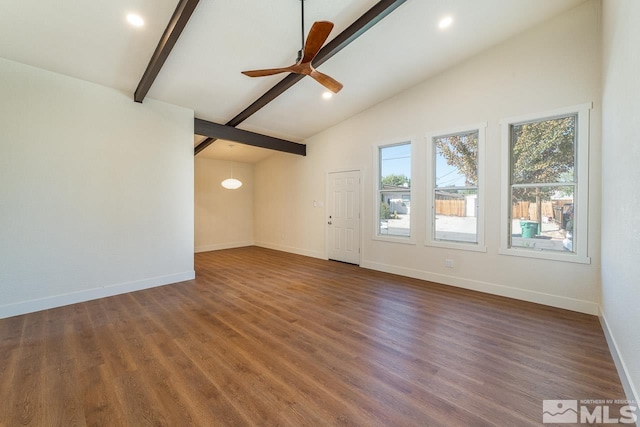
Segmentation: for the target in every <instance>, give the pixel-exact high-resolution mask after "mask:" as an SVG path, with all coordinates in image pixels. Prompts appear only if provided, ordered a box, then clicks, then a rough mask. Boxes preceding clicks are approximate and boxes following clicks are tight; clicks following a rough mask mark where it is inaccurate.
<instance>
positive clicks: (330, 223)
mask: <svg viewBox="0 0 640 427" xmlns="http://www.w3.org/2000/svg"><path fill="white" fill-rule="evenodd" d="M327 190H328V197H327V200H328V203H327V227H328V230H329V231H328V242H327V243H328V256H329V259H333V260H336V261H343V262H348V263H351V264H358V265H359V264H360V171H349V172H334V173H329V174H327Z"/></svg>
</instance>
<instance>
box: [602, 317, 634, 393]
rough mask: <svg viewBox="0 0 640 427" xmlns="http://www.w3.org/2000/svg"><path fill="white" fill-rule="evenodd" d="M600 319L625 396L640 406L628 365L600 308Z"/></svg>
mask: <svg viewBox="0 0 640 427" xmlns="http://www.w3.org/2000/svg"><path fill="white" fill-rule="evenodd" d="M598 318H599V319H600V325H602V330H603V331H604V337H605V338H606V340H607V344H608V345H609V351H610V352H611V357H612V358H613V362H614V363H615V365H616V369H617V370H618V376H619V377H620V382H621V383H622V387H623V388H624V394H625V395H626V396H627V400H633V401H635V402H636V403H638V404H640V394H638V390H637V389H636V388H635V386H634V384H633V381H631V377H630V376H629V371H628V369H627V365H626V364H625V363H624V359H623V358H622V356H621V355H620V351H619V349H618V345H617V344H616V339H615V338H614V337H613V333H612V332H611V328H609V323H607V318H606V316H605V314H604V312H603V311H602V307H600V310H599V313H598Z"/></svg>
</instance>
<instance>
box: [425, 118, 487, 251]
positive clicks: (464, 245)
mask: <svg viewBox="0 0 640 427" xmlns="http://www.w3.org/2000/svg"><path fill="white" fill-rule="evenodd" d="M486 129H487V122H482V123H476V124H472V125H467V126H458V127H454V128H449V129H444V130H438V131H430V132H428V133H427V134H426V140H427V150H426V151H427V160H426V162H427V163H426V165H427V170H429V172H428V173H427V177H426V178H427V179H426V183H427V192H428V194H427V202H428V207H427V209H426V223H427V230H426V238H425V242H424V245H425V246H432V247H439V248H447V249H459V250H465V251H474V252H486V251H487V248H486V245H485V233H484V229H485V216H484V215H485V203H484V200H485V197H484V194H485V179H484V169H485V168H484V158H485V139H486ZM474 131H477V132H478V159H477V164H478V185H477V191H478V198H477V208H478V216H477V225H476V233H477V234H476V237H477V242H456V241H447V240H437V239H436V238H435V231H436V230H435V218H436V215H435V188H436V187H435V183H436V176H435V174H436V166H435V161H436V154H435V153H436V152H435V150H436V145H435V143H434V139H435V138H441V137H446V136H453V135H457V134H461V133H469V132H474Z"/></svg>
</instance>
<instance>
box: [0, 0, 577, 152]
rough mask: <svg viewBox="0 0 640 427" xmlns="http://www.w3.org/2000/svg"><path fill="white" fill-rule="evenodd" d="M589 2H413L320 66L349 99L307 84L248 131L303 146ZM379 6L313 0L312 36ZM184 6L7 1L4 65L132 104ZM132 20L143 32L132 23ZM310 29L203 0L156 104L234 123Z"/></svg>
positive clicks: (217, 146)
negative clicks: (444, 24)
mask: <svg viewBox="0 0 640 427" xmlns="http://www.w3.org/2000/svg"><path fill="white" fill-rule="evenodd" d="M583 1H584V0H517V1H504V0H407V1H406V2H405V3H404V4H402V5H401V6H399V7H398V8H397V9H396V10H395V11H393V12H392V13H391V14H389V15H388V16H387V17H385V18H384V19H382V20H381V21H380V22H379V23H377V24H376V25H375V26H373V27H372V28H371V29H369V30H368V31H367V32H366V33H364V34H363V35H362V36H360V37H359V38H358V39H356V40H355V41H353V42H352V43H351V44H349V45H348V46H347V47H345V48H344V49H343V50H342V51H340V52H339V53H337V54H336V55H335V56H334V57H332V58H331V59H330V60H328V61H327V62H326V63H324V64H323V65H321V66H320V67H319V68H318V69H319V71H322V72H324V73H327V74H329V75H331V76H332V77H334V78H335V79H337V80H339V81H340V82H341V83H343V84H344V89H343V90H342V91H341V92H340V93H339V94H337V95H335V96H334V97H333V98H331V99H329V100H325V99H323V98H322V96H321V95H322V93H323V92H324V91H325V90H324V88H323V87H322V86H320V85H319V84H318V83H316V82H315V81H314V80H312V79H310V78H308V77H305V78H304V79H302V80H301V81H300V82H298V83H297V84H295V85H294V86H293V87H291V88H290V89H288V90H287V91H285V92H284V93H283V94H282V95H280V96H278V97H277V98H276V99H275V100H273V101H272V102H270V103H269V104H268V105H267V106H265V107H264V108H262V109H260V110H259V111H258V112H256V113H255V114H253V115H252V116H251V117H249V118H248V119H247V120H246V121H244V122H243V123H242V124H240V125H239V126H238V128H239V129H245V130H250V131H254V132H259V133H262V134H265V135H269V136H272V137H276V138H283V139H287V140H291V141H295V142H302V141H304V140H305V139H306V138H308V137H310V136H312V135H314V134H316V133H318V132H320V131H322V130H324V129H326V128H328V127H331V126H333V125H335V124H337V123H339V122H341V121H343V120H345V119H347V118H349V117H351V116H353V115H355V114H357V113H358V112H360V111H363V110H364V109H366V108H368V107H371V106H372V105H375V104H377V103H379V102H380V101H382V100H384V99H387V98H389V97H391V96H393V95H395V94H397V93H399V92H401V91H404V90H407V89H409V88H411V87H412V86H414V85H416V84H417V83H419V82H421V81H423V80H425V79H427V78H429V77H430V76H433V75H435V74H437V73H439V72H442V71H444V70H445V69H447V68H448V67H451V66H453V65H454V64H456V63H458V62H460V61H463V60H464V59H466V58H469V57H471V56H473V55H475V54H477V53H479V52H481V51H482V50H484V49H487V48H489V47H491V46H493V45H495V44H497V43H500V42H501V41H503V40H505V39H507V38H509V37H511V36H513V35H514V34H517V33H519V32H522V31H524V30H526V29H527V28H530V27H532V26H535V25H536V24H538V23H540V22H542V21H544V20H546V19H548V18H550V17H552V16H554V15H557V14H559V13H561V12H563V11H565V10H567V9H569V8H571V7H574V6H576V5H577V4H579V3H582V2H583ZM377 3H378V2H377V1H376V0H305V33H306V32H307V31H308V30H309V28H310V26H311V25H312V23H313V22H314V21H317V20H329V21H332V22H334V23H335V28H334V30H333V32H332V33H331V35H330V36H329V41H330V40H331V39H332V38H334V37H335V36H336V35H337V34H339V33H340V32H342V31H343V30H345V28H347V27H348V26H349V25H350V24H351V23H353V22H354V21H355V20H356V19H357V18H359V17H360V16H361V15H363V14H364V13H365V12H366V11H367V10H369V9H370V8H371V7H373V6H374V5H376V4H377ZM177 4H178V0H109V1H86V0H56V1H46V0H2V1H1V2H0V57H3V58H6V59H10V60H14V61H18V62H21V63H25V64H28V65H33V66H36V67H39V68H43V69H47V70H50V71H53V72H58V73H62V74H66V75H69V76H72V77H76V78H79V79H83V80H87V81H91V82H95V83H99V84H102V85H105V86H109V87H113V88H115V89H119V90H121V91H123V92H125V93H126V94H127V95H128V96H131V97H132V99H133V93H134V91H135V89H136V87H137V85H138V83H139V81H140V79H141V77H142V75H143V73H144V71H145V69H146V67H147V64H148V62H149V60H150V58H151V56H152V54H153V52H154V50H155V48H156V45H157V44H158V42H159V40H160V38H161V36H162V33H163V31H164V30H165V27H166V26H167V23H168V22H169V20H170V18H171V16H172V14H173V12H174V10H175V8H176V5H177ZM129 12H136V13H138V14H139V15H141V16H142V17H143V18H144V20H145V25H144V26H143V27H140V28H134V27H131V26H130V25H128V23H127V22H126V20H125V16H126V14H127V13H129ZM447 15H450V16H452V17H453V24H452V25H451V27H449V28H448V29H446V30H441V29H439V28H438V22H439V21H440V19H442V18H443V17H444V16H447ZM300 33H301V28H300V0H269V1H265V0H201V1H200V2H199V4H198V5H197V7H196V9H195V11H194V13H193V15H192V16H191V18H190V19H189V22H188V24H187V26H186V28H185V29H184V31H183V32H182V34H181V35H180V38H179V39H178V41H177V43H176V45H175V47H174V48H173V50H172V51H171V54H170V55H169V57H168V58H167V60H166V62H165V64H164V65H163V67H162V69H161V71H160V73H159V74H158V76H157V78H156V79H155V81H154V83H153V85H152V86H151V89H150V90H149V92H148V95H147V97H148V98H153V99H157V100H160V101H164V102H169V103H172V104H176V105H181V106H184V107H187V108H191V109H193V110H194V111H195V116H196V117H197V118H200V119H204V120H208V121H212V122H216V123H222V124H223V123H227V122H228V121H229V120H230V119H231V118H233V117H234V116H236V115H237V114H238V113H239V112H241V111H242V110H244V109H245V108H246V107H247V106H248V105H250V104H252V103H253V102H254V101H255V100H256V99H258V98H259V97H260V96H261V95H263V94H264V93H265V92H266V91H268V90H269V89H270V88H271V87H273V86H274V85H275V84H276V83H278V82H279V81H280V80H281V79H282V78H283V77H284V75H276V76H271V77H262V78H249V77H246V76H244V75H242V74H240V72H241V71H243V70H250V69H256V68H271V67H280V66H287V65H291V64H292V63H294V62H295V60H296V56H297V52H298V50H299V49H300V47H301V40H300V36H301V34H300ZM132 102H133V101H132ZM200 139H201V138H198V137H196V140H195V142H198V141H200ZM227 145H228V143H227V142H225V141H217V142H216V143H214V144H212V145H211V146H210V147H209V148H207V149H205V150H204V151H203V152H202V153H201V155H203V156H210V157H218V158H220V157H226V158H228V157H229V156H231V157H233V156H242V157H243V159H244V160H245V161H249V162H255V161H259V160H261V159H262V158H264V157H265V156H267V155H269V153H270V152H269V151H268V150H264V149H260V148H251V149H249V148H247V147H243V149H242V150H234V151H233V153H234V154H229V153H227V151H228V150H225V149H224V148H226V147H227ZM238 160H240V158H238Z"/></svg>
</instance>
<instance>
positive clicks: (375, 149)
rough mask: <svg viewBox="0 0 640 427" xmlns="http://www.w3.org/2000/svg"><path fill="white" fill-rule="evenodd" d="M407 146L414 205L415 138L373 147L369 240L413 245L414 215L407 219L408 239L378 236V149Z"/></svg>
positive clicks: (414, 242) (401, 139) (395, 140)
mask: <svg viewBox="0 0 640 427" xmlns="http://www.w3.org/2000/svg"><path fill="white" fill-rule="evenodd" d="M404 144H409V145H410V147H411V176H410V177H409V178H410V179H411V191H410V193H411V204H414V203H413V202H414V188H413V187H414V179H413V176H414V171H415V166H416V165H415V163H416V156H415V148H416V144H415V137H413V136H411V137H407V138H398V139H394V140H393V141H389V142H381V143H378V144H375V145H374V146H373V171H374V177H375V178H374V181H373V194H374V196H373V201H374V211H373V213H374V215H373V217H374V221H373V234H372V237H371V239H372V240H378V241H381V242H391V243H403V244H406V245H415V244H416V237H415V215H413V212H411V216H410V218H409V227H410V228H409V230H410V231H409V237H402V236H393V235H392V236H388V235H385V234H380V188H379V186H380V148H384V147H391V146H394V145H404Z"/></svg>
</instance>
